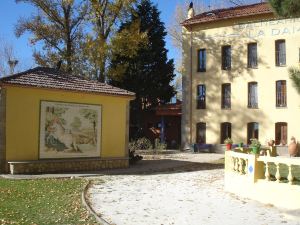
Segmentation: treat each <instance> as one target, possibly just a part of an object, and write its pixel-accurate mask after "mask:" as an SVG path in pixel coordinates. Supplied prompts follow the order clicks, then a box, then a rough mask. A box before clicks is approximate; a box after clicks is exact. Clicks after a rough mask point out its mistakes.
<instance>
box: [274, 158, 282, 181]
mask: <svg viewBox="0 0 300 225" xmlns="http://www.w3.org/2000/svg"><path fill="white" fill-rule="evenodd" d="M275 165H276V175H275V177H276V182H277V183H279V182H280V178H281V176H280V171H279V169H280V163H275Z"/></svg>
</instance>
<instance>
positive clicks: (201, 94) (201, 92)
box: [197, 84, 206, 109]
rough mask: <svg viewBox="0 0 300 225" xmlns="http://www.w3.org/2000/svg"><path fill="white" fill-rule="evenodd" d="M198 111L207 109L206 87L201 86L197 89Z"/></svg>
mask: <svg viewBox="0 0 300 225" xmlns="http://www.w3.org/2000/svg"><path fill="white" fill-rule="evenodd" d="M197 89H198V90H197V109H205V108H206V101H205V95H206V93H205V92H206V90H205V85H204V84H201V85H198V87H197Z"/></svg>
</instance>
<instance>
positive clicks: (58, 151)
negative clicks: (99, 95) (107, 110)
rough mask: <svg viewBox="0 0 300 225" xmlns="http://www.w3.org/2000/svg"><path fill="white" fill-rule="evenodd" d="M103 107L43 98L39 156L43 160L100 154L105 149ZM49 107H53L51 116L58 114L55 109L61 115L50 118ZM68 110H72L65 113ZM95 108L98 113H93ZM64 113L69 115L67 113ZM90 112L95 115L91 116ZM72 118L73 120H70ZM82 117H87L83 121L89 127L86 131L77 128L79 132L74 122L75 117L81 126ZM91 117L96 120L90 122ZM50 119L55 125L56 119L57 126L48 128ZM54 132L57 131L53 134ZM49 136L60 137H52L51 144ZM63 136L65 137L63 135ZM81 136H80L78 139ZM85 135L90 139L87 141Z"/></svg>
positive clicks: (88, 156)
mask: <svg viewBox="0 0 300 225" xmlns="http://www.w3.org/2000/svg"><path fill="white" fill-rule="evenodd" d="M102 107H103V106H102V105H101V104H89V103H78V102H64V101H51V100H40V111H39V136H38V140H39V142H38V145H39V146H38V158H39V159H40V160H47V159H49V160H55V159H83V158H100V157H101V149H102ZM62 109H63V110H62ZM51 110H52V111H51ZM49 111H51V113H50V117H53V114H55V113H54V111H56V114H57V111H58V112H59V115H60V118H55V117H57V116H58V115H55V116H54V118H55V119H53V118H52V120H51V119H49ZM67 111H71V112H70V113H66V112H67ZM76 111H77V113H76ZM83 111H84V112H85V113H84V112H83ZM91 112H92V113H91ZM94 112H95V114H93V113H94ZM72 113H73V114H72ZM74 113H75V114H74ZM65 114H69V115H68V116H67V115H65ZM86 114H88V115H86ZM91 114H92V118H93V119H91V116H90V115H91ZM70 115H73V117H71V118H70ZM64 116H65V117H64ZM94 117H95V118H94ZM72 119H73V122H71V120H72ZM80 119H81V120H84V122H85V123H84V124H85V125H87V128H89V129H84V130H86V133H84V132H82V131H80V130H79V129H77V133H76V132H74V129H75V128H74V126H75V124H73V123H74V121H75V122H77V125H76V126H81V125H80V124H82V122H81V120H80ZM61 120H64V121H63V122H64V123H65V124H63V123H62V121H61ZM91 120H93V123H91ZM49 121H50V122H49ZM54 121H57V122H54ZM58 121H59V122H58ZM87 121H89V122H90V123H89V122H87ZM47 123H50V124H52V125H53V123H56V125H54V126H55V129H50V130H52V131H49V125H48V126H47ZM57 124H59V125H57ZM88 124H89V126H88ZM52 125H51V126H52ZM64 126H65V127H68V128H70V127H72V128H73V129H65V128H62V127H64ZM59 127H60V128H59ZM92 128H93V131H94V133H93V135H91V133H92ZM57 130H59V131H57ZM66 130H67V132H66ZM78 130H79V131H78ZM63 131H64V132H63ZM55 132H58V133H57V134H56V135H54V134H55ZM59 132H60V133H59ZM50 133H53V135H49V134H50ZM49 136H55V137H56V138H57V139H55V138H53V137H51V139H52V141H50V143H51V144H50V145H51V146H50V147H49V142H48V141H46V140H49ZM63 137H64V138H65V139H63ZM80 138H81V140H78V139H80ZM84 138H85V139H86V140H87V141H86V142H85V139H84ZM63 140H64V141H63ZM71 140H72V141H71ZM53 142H54V143H56V145H55V147H53ZM58 146H59V147H58ZM74 146H76V148H74ZM53 148H54V149H53ZM49 149H50V150H49Z"/></svg>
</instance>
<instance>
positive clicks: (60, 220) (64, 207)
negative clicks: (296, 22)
mask: <svg viewBox="0 0 300 225" xmlns="http://www.w3.org/2000/svg"><path fill="white" fill-rule="evenodd" d="M85 184H86V180H84V179H39V180H7V179H0V224H3V225H4V224H18V225H19V224H26V225H27V224H36V225H40V224H49V225H50V224H51V225H52V224H60V225H62V224H72V225H75V224H86V225H87V224H97V222H96V220H95V219H94V218H93V217H92V216H89V215H88V213H87V211H86V209H85V208H84V207H83V206H82V204H81V192H82V190H83V187H84V185H85Z"/></svg>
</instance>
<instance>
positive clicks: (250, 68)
mask: <svg viewBox="0 0 300 225" xmlns="http://www.w3.org/2000/svg"><path fill="white" fill-rule="evenodd" d="M247 69H248V70H257V69H258V67H249V66H248V67H247Z"/></svg>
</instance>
